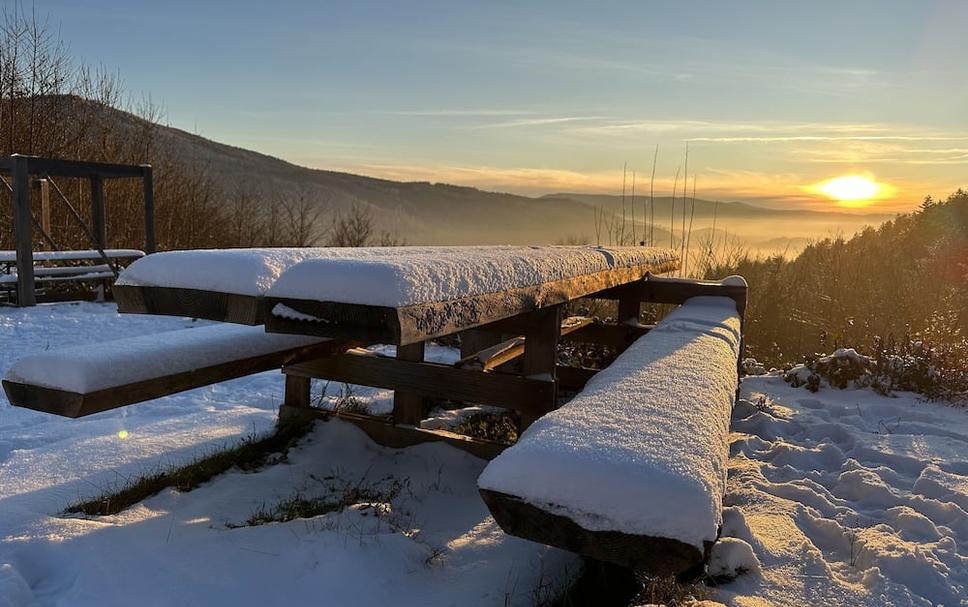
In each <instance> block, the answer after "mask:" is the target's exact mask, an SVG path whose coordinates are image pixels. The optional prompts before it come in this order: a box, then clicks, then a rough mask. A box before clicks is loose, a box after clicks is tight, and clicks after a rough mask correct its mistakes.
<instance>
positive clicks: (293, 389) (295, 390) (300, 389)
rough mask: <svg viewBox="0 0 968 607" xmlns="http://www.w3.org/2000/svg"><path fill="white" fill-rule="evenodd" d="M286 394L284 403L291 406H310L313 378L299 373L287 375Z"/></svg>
mask: <svg viewBox="0 0 968 607" xmlns="http://www.w3.org/2000/svg"><path fill="white" fill-rule="evenodd" d="M285 377H286V395H285V399H284V400H283V404H284V405H288V406H290V407H301V408H308V407H309V405H310V398H311V396H312V395H311V394H310V387H311V385H312V380H311V379H309V378H308V377H300V376H298V375H286V376H285Z"/></svg>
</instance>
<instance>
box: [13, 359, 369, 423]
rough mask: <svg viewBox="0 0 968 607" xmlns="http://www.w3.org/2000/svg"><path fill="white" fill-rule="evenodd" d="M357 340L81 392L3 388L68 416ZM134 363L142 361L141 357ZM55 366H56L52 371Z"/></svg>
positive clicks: (22, 403) (20, 400) (16, 401)
mask: <svg viewBox="0 0 968 607" xmlns="http://www.w3.org/2000/svg"><path fill="white" fill-rule="evenodd" d="M354 345H355V344H353V343H347V342H340V341H336V340H333V341H327V342H323V343H319V344H313V345H311V346H303V347H301V348H289V349H286V350H280V351H278V352H270V353H268V354H262V355H260V356H253V357H251V358H245V359H241V360H233V361H230V362H223V363H220V364H216V365H212V366H209V367H202V368H199V369H194V370H192V371H185V372H182V373H175V374H173V375H166V376H162V377H155V378H151V379H146V380H143V381H138V382H134V383H130V384H124V385H120V386H113V387H110V388H105V389H103V390H97V391H93V392H88V393H86V394H80V393H77V392H68V391H65V390H56V389H53V388H45V387H42V386H34V385H29V384H22V383H19V382H14V381H8V380H4V381H3V389H4V391H5V392H6V394H7V400H9V401H10V404H12V405H15V406H17V407H25V408H27V409H34V410H36V411H43V412H45V413H53V414H55V415H63V416H65V417H83V416H85V415H91V414H92V413H99V412H101V411H107V410H108V409H115V408H117V407H123V406H125V405H132V404H134V403H140V402H143V401H146V400H151V399H154V398H160V397H162V396H167V395H169V394H175V393H177V392H183V391H185V390H191V389H192V388H198V387H201V386H207V385H210V384H215V383H219V382H223V381H226V380H229V379H235V378H237V377H244V376H246V375H252V374H253V373H261V372H262V371H270V370H272V369H278V368H280V367H282V366H283V365H284V364H286V363H289V362H293V361H299V360H305V359H307V358H316V357H322V356H332V355H334V354H339V353H342V352H343V351H345V350H346V349H347V348H349V347H353V346H354ZM131 364H135V365H136V364H138V361H137V360H133V361H131ZM53 371H55V370H52V372H53Z"/></svg>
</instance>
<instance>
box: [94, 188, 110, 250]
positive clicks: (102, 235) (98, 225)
mask: <svg viewBox="0 0 968 607" xmlns="http://www.w3.org/2000/svg"><path fill="white" fill-rule="evenodd" d="M91 231H92V232H93V234H94V248H95V249H99V250H104V248H105V247H107V224H106V223H105V218H104V181H103V180H102V179H101V177H100V176H94V177H91Z"/></svg>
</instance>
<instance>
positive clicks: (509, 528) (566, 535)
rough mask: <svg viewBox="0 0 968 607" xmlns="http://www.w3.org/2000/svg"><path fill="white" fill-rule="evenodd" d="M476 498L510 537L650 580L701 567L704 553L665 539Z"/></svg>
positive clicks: (504, 497) (510, 500) (514, 500)
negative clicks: (587, 526)
mask: <svg viewBox="0 0 968 607" xmlns="http://www.w3.org/2000/svg"><path fill="white" fill-rule="evenodd" d="M480 492H481V497H482V498H483V499H484V503H485V504H487V508H488V510H490V511H491V514H492V515H493V516H494V520H495V521H497V524H498V525H500V527H501V529H503V530H504V532H505V533H507V534H509V535H514V536H517V537H523V538H525V539H529V540H531V541H534V542H539V543H541V544H546V545H548V546H555V547H557V548H562V549H564V550H568V551H570V552H576V553H578V554H581V555H584V556H587V557H591V558H593V559H598V560H600V561H605V562H608V563H614V564H616V565H621V566H623V567H628V568H629V569H633V570H635V571H638V572H642V573H645V574H648V575H655V576H671V575H677V576H686V575H688V574H689V573H690V572H692V571H693V570H695V569H697V568H699V567H701V566H702V563H703V562H704V561H705V559H706V557H707V556H708V553H709V550H710V548H711V547H712V543H711V542H707V543H706V546H705V550H704V551H700V550H699V549H698V548H696V547H695V546H691V545H689V544H685V543H683V542H680V541H677V540H672V539H668V538H660V537H650V536H646V535H632V534H628V533H622V532H621V531H591V530H588V529H585V528H584V527H582V526H581V525H579V524H578V523H576V522H575V521H573V520H572V519H570V518H568V517H565V516H562V515H561V514H557V513H552V512H549V511H546V510H543V509H541V508H539V507H538V506H535V505H532V504H530V503H528V502H526V501H524V500H522V499H520V498H518V497H515V496H513V495H508V494H505V493H499V492H497V491H488V490H486V489H481V491H480Z"/></svg>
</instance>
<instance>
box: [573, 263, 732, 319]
mask: <svg viewBox="0 0 968 607" xmlns="http://www.w3.org/2000/svg"><path fill="white" fill-rule="evenodd" d="M700 296H715V297H729V298H730V299H732V300H733V301H735V302H736V309H737V310H738V311H739V314H740V317H742V316H743V314H744V313H745V311H746V296H747V287H745V286H742V285H732V284H723V283H722V282H720V281H716V280H697V279H692V278H668V277H664V276H653V275H651V274H650V275H648V276H646V277H645V278H644V279H642V280H638V281H634V282H630V283H628V284H625V285H620V286H616V287H611V288H608V289H604V290H602V291H599V292H598V293H595V294H594V295H592V296H591V297H595V298H597V299H618V300H619V301H622V300H623V299H636V300H638V301H640V302H649V303H666V304H676V305H680V304H682V303H683V302H684V301H686V300H687V299H689V298H690V297H700Z"/></svg>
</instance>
